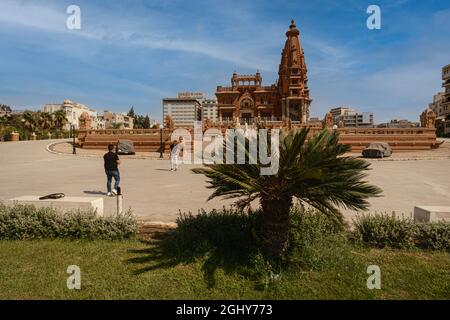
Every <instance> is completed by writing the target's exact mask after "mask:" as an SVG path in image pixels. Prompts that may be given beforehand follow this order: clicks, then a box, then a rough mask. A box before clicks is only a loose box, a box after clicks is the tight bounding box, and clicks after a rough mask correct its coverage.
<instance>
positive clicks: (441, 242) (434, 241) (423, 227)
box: [415, 222, 450, 251]
mask: <svg viewBox="0 0 450 320" xmlns="http://www.w3.org/2000/svg"><path fill="white" fill-rule="evenodd" d="M415 242H416V245H417V246H418V247H419V248H424V249H432V250H447V251H450V223H445V222H433V223H419V224H417V233H416V239H415Z"/></svg>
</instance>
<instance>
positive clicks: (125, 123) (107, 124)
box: [98, 110, 134, 129]
mask: <svg viewBox="0 0 450 320" xmlns="http://www.w3.org/2000/svg"><path fill="white" fill-rule="evenodd" d="M133 126H134V119H133V117H129V116H127V114H126V113H115V112H111V111H108V110H105V111H104V112H103V115H102V116H100V117H99V121H98V127H99V129H133Z"/></svg>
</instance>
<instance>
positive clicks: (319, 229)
mask: <svg viewBox="0 0 450 320" xmlns="http://www.w3.org/2000/svg"><path fill="white" fill-rule="evenodd" d="M351 259H352V257H351V252H350V247H349V244H348V241H347V239H346V235H345V233H344V229H343V228H342V226H341V225H337V224H336V223H334V222H333V221H332V220H330V219H329V218H328V217H327V216H326V215H325V214H323V213H321V212H320V211H317V210H314V209H308V210H300V208H294V210H292V212H291V225H290V230H289V248H288V250H287V252H286V255H285V259H284V260H285V262H286V263H287V264H288V265H289V266H299V267H301V268H305V269H320V270H323V269H325V268H338V266H342V265H346V264H348V263H349V261H350V260H351Z"/></svg>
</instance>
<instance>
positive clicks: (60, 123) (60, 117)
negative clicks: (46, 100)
mask: <svg viewBox="0 0 450 320" xmlns="http://www.w3.org/2000/svg"><path fill="white" fill-rule="evenodd" d="M52 116H53V123H54V125H55V128H56V129H57V130H58V131H62V130H63V128H64V126H65V124H66V123H67V118H66V114H65V112H64V111H62V110H57V111H55V112H54V113H53V114H52Z"/></svg>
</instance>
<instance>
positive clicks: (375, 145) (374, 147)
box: [362, 142, 392, 158]
mask: <svg viewBox="0 0 450 320" xmlns="http://www.w3.org/2000/svg"><path fill="white" fill-rule="evenodd" d="M391 154H392V148H391V146H390V145H389V144H388V143H386V142H371V143H370V144H369V145H368V146H367V147H366V148H365V149H364V150H363V152H362V155H363V157H364V158H384V157H389V156H390V155H391Z"/></svg>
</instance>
